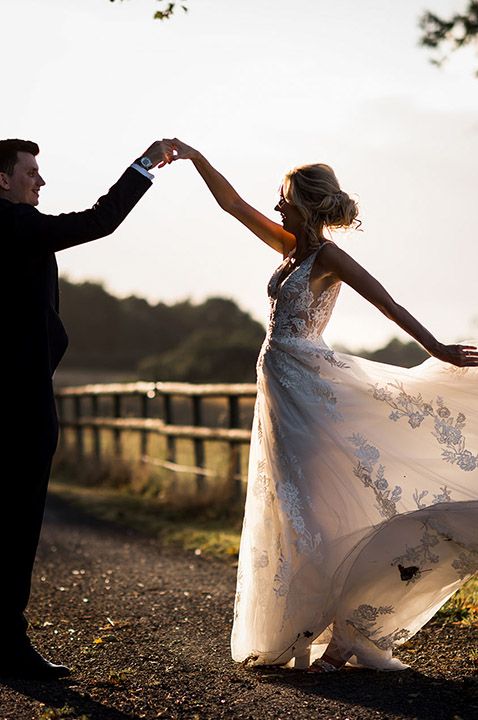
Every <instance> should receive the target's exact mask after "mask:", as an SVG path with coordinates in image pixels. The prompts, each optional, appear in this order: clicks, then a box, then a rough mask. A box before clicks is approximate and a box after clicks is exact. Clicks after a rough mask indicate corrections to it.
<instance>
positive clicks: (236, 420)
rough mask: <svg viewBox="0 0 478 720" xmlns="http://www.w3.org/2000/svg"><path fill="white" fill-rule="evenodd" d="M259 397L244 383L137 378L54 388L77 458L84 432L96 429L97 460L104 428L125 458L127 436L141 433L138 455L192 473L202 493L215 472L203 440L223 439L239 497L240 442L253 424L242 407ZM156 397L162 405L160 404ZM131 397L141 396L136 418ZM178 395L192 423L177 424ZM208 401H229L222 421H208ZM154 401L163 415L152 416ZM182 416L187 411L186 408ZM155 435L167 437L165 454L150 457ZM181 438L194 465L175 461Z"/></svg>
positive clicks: (82, 452) (243, 442)
mask: <svg viewBox="0 0 478 720" xmlns="http://www.w3.org/2000/svg"><path fill="white" fill-rule="evenodd" d="M255 396H256V385H254V384H245V383H235V384H222V383H221V384H219V383H213V384H191V383H173V382H171V383H166V382H136V383H110V384H97V385H96V384H95V385H82V386H75V387H60V388H57V390H56V399H57V404H58V411H59V419H60V426H61V428H63V429H68V430H72V431H73V432H74V436H75V452H76V456H77V458H78V459H79V460H81V459H82V458H83V457H85V455H86V451H85V437H84V431H85V430H89V431H91V432H92V435H93V454H94V456H95V458H96V459H98V460H100V459H101V458H102V457H103V456H104V452H105V449H104V446H103V442H102V432H101V431H102V430H110V431H112V432H113V444H114V453H115V455H117V457H121V456H122V436H123V434H124V433H127V432H128V433H131V432H137V433H139V434H140V445H141V451H140V456H141V461H142V462H143V463H150V464H151V465H154V466H159V467H163V468H166V469H167V470H170V471H172V472H175V473H192V474H194V475H195V478H196V486H197V489H198V490H199V491H200V490H201V489H202V488H203V484H204V480H205V478H206V477H210V476H213V475H215V473H214V471H212V470H210V469H209V468H207V467H206V462H205V458H206V453H205V443H206V442H223V443H226V444H227V445H228V469H227V476H228V477H229V478H230V479H231V482H232V483H233V487H234V494H236V495H241V494H242V467H241V446H243V445H248V444H249V442H250V438H251V432H250V429H249V427H246V428H244V427H241V424H242V425H243V424H244V422H243V421H242V417H241V410H242V405H243V401H245V400H249V401H251V399H254V398H255ZM158 398H159V399H160V405H161V407H159V408H158V407H157V399H158ZM131 399H136V400H139V411H138V410H137V409H136V411H135V413H134V415H132V416H131V414H130V413H131V408H127V407H126V406H127V404H128V402H131ZM177 399H181V400H182V402H183V403H184V402H186V403H188V404H189V416H190V417H191V419H192V422H189V423H188V424H180V423H177V422H175V411H174V403H175V401H177ZM209 399H222V400H225V401H226V404H227V412H226V418H225V422H224V421H223V422H222V424H221V425H217V426H216V425H215V426H208V425H205V424H204V414H205V413H204V401H205V400H209ZM104 400H109V401H110V404H111V405H112V409H111V412H109V413H107V414H105V413H104V408H100V405H101V404H102V403H104ZM153 401H156V408H155V409H156V415H158V413H159V414H160V415H161V417H160V416H156V417H151V415H152V414H153V412H152V405H153ZM68 403H69V405H70V407H69V412H68V407H67V404H68ZM249 404H250V403H249ZM87 406H88V412H87V411H86V408H87ZM125 413H128V414H125ZM182 414H183V415H184V408H183V413H182ZM224 425H225V427H224ZM248 425H250V422H249V423H248ZM151 434H156V435H161V436H164V437H165V438H166V453H165V457H163V458H160V457H152V456H150V455H149V454H148V445H149V437H150V435H151ZM179 439H187V440H191V441H192V443H193V447H194V465H184V464H181V463H178V462H177V442H176V441H177V440H179Z"/></svg>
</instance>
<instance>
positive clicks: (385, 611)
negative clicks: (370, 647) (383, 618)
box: [347, 604, 410, 650]
mask: <svg viewBox="0 0 478 720" xmlns="http://www.w3.org/2000/svg"><path fill="white" fill-rule="evenodd" d="M393 612H394V609H393V607H392V606H391V605H386V606H380V607H374V606H373V605H366V604H363V605H359V606H358V608H356V609H355V610H354V611H353V613H352V617H351V618H349V619H348V620H347V624H348V625H351V626H352V627H354V628H355V630H357V632H359V633H360V634H361V635H364V636H365V637H366V638H368V639H369V640H371V641H372V642H373V643H374V644H375V645H376V646H377V647H378V648H380V650H389V649H390V648H392V647H393V646H394V645H396V644H397V643H399V642H400V641H403V640H406V639H407V638H408V637H409V636H410V632H409V631H408V630H406V629H405V628H397V629H396V630H394V631H393V632H391V633H388V635H380V633H381V632H382V630H383V628H382V627H376V624H377V620H378V617H379V616H380V615H391V614H392V613H393Z"/></svg>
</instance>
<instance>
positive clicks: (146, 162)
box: [140, 157, 153, 170]
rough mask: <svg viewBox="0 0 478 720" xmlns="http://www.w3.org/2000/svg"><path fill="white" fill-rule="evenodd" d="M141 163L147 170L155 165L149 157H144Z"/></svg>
mask: <svg viewBox="0 0 478 720" xmlns="http://www.w3.org/2000/svg"><path fill="white" fill-rule="evenodd" d="M140 163H141V165H142V166H143V167H144V168H146V170H149V168H150V167H152V166H153V163H152V162H151V160H150V159H149V157H142V158H141V160H140Z"/></svg>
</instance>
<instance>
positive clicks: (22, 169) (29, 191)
mask: <svg viewBox="0 0 478 720" xmlns="http://www.w3.org/2000/svg"><path fill="white" fill-rule="evenodd" d="M43 185H45V181H44V180H43V178H42V176H41V175H40V172H39V169H38V163H37V161H36V158H35V156H34V155H32V154H31V153H27V152H18V153H17V162H16V163H15V167H14V168H13V173H12V174H11V175H8V174H7V173H0V189H1V190H2V191H3V192H2V197H4V198H6V199H7V200H10V202H13V203H26V204H27V205H33V206H35V205H38V202H39V193H40V188H41V187H42V186H43Z"/></svg>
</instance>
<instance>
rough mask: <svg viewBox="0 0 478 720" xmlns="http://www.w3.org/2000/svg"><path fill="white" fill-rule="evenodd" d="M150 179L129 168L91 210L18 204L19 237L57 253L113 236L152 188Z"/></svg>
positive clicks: (33, 246)
mask: <svg viewBox="0 0 478 720" xmlns="http://www.w3.org/2000/svg"><path fill="white" fill-rule="evenodd" d="M151 184H152V183H151V180H149V179H148V178H146V177H145V176H144V175H142V174H141V173H139V172H138V171H137V170H134V169H133V168H128V169H127V170H126V172H124V173H123V175H122V176H121V177H120V179H119V180H118V181H117V182H116V183H115V184H114V185H113V187H112V188H110V190H109V191H108V192H107V193H106V195H103V196H102V197H100V198H99V200H98V201H97V202H96V204H95V205H94V206H93V207H92V208H90V209H89V210H83V211H82V212H72V213H62V214H61V215H46V214H44V213H41V212H39V211H38V210H37V209H36V208H34V207H32V206H31V205H21V206H20V207H19V206H17V213H16V221H17V224H18V227H17V230H18V236H19V237H20V238H22V239H23V240H24V241H27V242H31V244H32V247H31V249H32V250H33V251H35V250H37V251H42V250H49V251H51V252H57V251H58V250H65V249H66V248H70V247H74V246H75V245H81V244H82V243H86V242H89V241H90V240H96V239H97V238H101V237H105V236H106V235H110V234H111V233H112V232H114V231H115V230H116V228H117V227H118V225H120V224H121V223H122V221H123V220H124V219H125V217H126V216H127V215H128V213H129V212H130V211H131V210H132V209H133V207H134V206H135V205H136V203H137V202H138V201H139V200H140V199H141V197H142V196H143V195H144V193H145V192H146V190H148V188H149V187H151Z"/></svg>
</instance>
